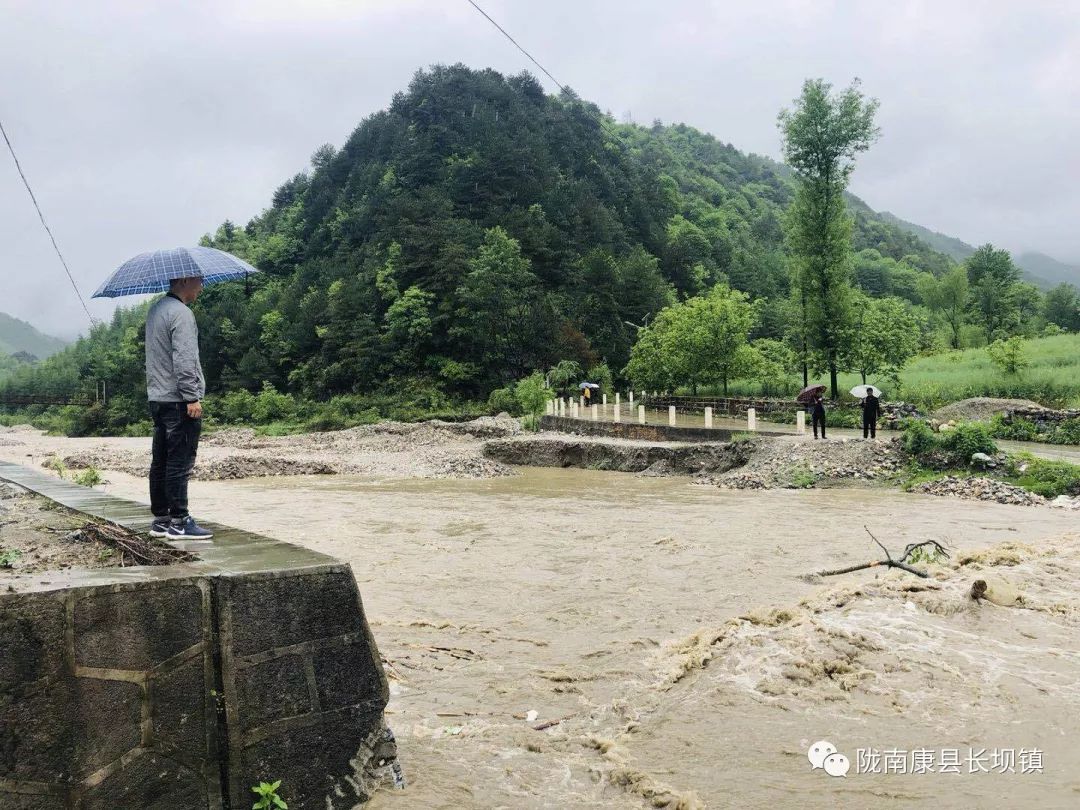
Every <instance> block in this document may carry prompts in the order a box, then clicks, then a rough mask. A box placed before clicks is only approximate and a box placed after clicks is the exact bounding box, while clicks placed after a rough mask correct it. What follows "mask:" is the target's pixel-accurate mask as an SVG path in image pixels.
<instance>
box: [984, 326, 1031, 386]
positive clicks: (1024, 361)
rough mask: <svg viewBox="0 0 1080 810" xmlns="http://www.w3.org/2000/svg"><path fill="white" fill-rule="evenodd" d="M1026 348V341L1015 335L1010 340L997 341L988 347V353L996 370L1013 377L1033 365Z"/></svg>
mask: <svg viewBox="0 0 1080 810" xmlns="http://www.w3.org/2000/svg"><path fill="white" fill-rule="evenodd" d="M1024 347H1025V341H1024V339H1023V338H1021V337H1018V336H1016V335H1014V336H1013V337H1011V338H1009V339H1008V340H995V341H994V342H993V343H991V344H990V345H989V346H987V347H986V353H987V355H989V357H990V362H991V363H993V364H994V366H995V367H996V368H998V369H1000V370H1001V371H1002V372H1003V373H1004V374H1006V375H1008V376H1010V377H1012V376H1016V375H1017V374H1019V373H1020V372H1021V371H1023V370H1024V369H1025V368H1027V367H1028V366H1029V365H1031V361H1030V360H1029V359H1028V356H1027V352H1026V351H1025V348H1024Z"/></svg>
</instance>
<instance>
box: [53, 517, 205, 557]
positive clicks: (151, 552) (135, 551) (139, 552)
mask: <svg viewBox="0 0 1080 810" xmlns="http://www.w3.org/2000/svg"><path fill="white" fill-rule="evenodd" d="M66 539H68V540H71V541H73V542H76V543H82V542H87V541H96V542H98V543H103V544H104V545H106V546H109V547H110V548H112V549H114V550H115V551H117V552H119V554H120V564H121V566H128V565H171V564H172V563H180V562H191V561H192V560H196V559H198V558H197V557H196V556H195V555H194V554H190V553H188V552H186V551H181V550H180V549H177V548H173V547H172V546H170V545H168V544H167V543H159V542H156V541H154V540H152V539H150V540H148V539H146V538H143V537H140V536H139V535H137V534H135V533H134V532H132V531H128V530H127V529H122V528H120V527H119V526H114V525H113V524H111V523H87V524H86V525H85V526H83V527H82V528H80V529H76V530H75V531H73V532H70V533H68V535H67V538H66Z"/></svg>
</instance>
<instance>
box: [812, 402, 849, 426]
mask: <svg viewBox="0 0 1080 810" xmlns="http://www.w3.org/2000/svg"><path fill="white" fill-rule="evenodd" d="M806 421H807V422H809V421H810V417H809V415H808V416H807V417H806ZM825 424H826V425H827V426H828V427H837V428H861V427H862V412H861V411H859V410H858V409H857V408H830V407H829V406H828V405H826V406H825Z"/></svg>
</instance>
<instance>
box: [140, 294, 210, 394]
mask: <svg viewBox="0 0 1080 810" xmlns="http://www.w3.org/2000/svg"><path fill="white" fill-rule="evenodd" d="M205 393H206V381H205V380H204V379H203V370H202V364H201V363H200V362H199V327H198V325H196V323H195V315H194V314H192V312H191V310H190V309H188V307H187V304H185V303H184V302H183V301H181V300H180V299H179V298H175V297H173V296H171V295H166V296H165V297H164V298H162V299H161V300H160V301H158V302H157V303H155V304H154V305H153V306H152V307H150V312H148V313H147V315H146V398H147V399H149V400H150V401H151V402H198V401H199V400H201V399H202V398H203V395H204V394H205Z"/></svg>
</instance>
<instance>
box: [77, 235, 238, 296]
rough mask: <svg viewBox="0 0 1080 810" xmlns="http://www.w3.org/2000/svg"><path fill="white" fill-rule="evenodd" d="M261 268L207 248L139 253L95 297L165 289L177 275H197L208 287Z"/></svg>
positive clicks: (117, 271) (99, 289)
mask: <svg viewBox="0 0 1080 810" xmlns="http://www.w3.org/2000/svg"><path fill="white" fill-rule="evenodd" d="M258 272H259V271H258V270H256V269H255V268H254V267H252V266H251V265H250V264H248V263H247V262H245V261H243V260H242V259H238V258H236V257H235V256H233V255H232V254H231V253H226V252H225V251H223V250H216V249H215V248H208V247H191V248H176V249H174V250H156V251H154V252H153V253H140V254H139V255H138V256H136V257H135V258H134V259H128V260H127V261H126V262H124V263H123V264H122V265H120V267H119V268H118V269H117V270H116V271H115V272H114V273H113V274H112V275H111V276H109V278H108V280H107V281H106V282H105V283H104V284H102V285H101V286H100V287H98V290H97V292H95V293H94V296H93V297H94V298H116V297H118V296H121V295H145V294H146V293H159V292H165V290H167V289H169V282H170V281H172V280H173V279H174V278H191V277H197V278H201V279H202V280H203V284H204V285H205V286H207V287H209V286H210V285H211V284H217V283H218V282H219V281H230V280H232V279H236V278H247V277H248V276H250V275H251V274H252V273H258Z"/></svg>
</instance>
